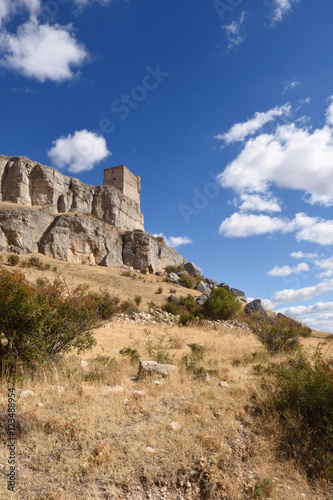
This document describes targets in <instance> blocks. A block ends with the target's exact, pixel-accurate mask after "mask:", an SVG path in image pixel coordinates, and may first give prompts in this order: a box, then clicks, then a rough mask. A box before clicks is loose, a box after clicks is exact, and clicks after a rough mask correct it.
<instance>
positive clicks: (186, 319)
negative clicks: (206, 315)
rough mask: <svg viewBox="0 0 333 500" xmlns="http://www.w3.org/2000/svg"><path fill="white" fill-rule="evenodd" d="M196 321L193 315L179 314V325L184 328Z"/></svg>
mask: <svg viewBox="0 0 333 500" xmlns="http://www.w3.org/2000/svg"><path fill="white" fill-rule="evenodd" d="M196 320H197V318H196V317H195V316H194V314H181V315H180V317H179V320H178V322H179V324H180V325H183V326H186V325H188V324H189V323H194V322H195V321H196Z"/></svg>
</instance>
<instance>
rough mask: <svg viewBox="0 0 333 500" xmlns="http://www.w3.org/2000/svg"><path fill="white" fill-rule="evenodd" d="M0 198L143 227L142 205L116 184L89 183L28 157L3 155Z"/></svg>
mask: <svg viewBox="0 0 333 500" xmlns="http://www.w3.org/2000/svg"><path fill="white" fill-rule="evenodd" d="M0 184H1V189H0V200H1V201H7V202H11V203H18V204H20V205H26V206H43V207H49V208H50V209H52V210H53V211H55V212H59V213H64V212H69V211H77V212H81V213H83V214H89V215H93V216H95V217H97V218H98V219H101V220H103V221H105V222H107V223H108V224H111V225H112V226H114V227H117V228H118V229H125V230H132V229H141V230H143V229H144V227H143V215H142V213H141V210H140V206H139V204H138V203H137V202H136V201H135V200H133V199H131V198H130V197H129V196H126V195H125V194H123V193H122V192H121V191H120V190H119V189H117V188H116V187H113V186H88V185H87V184H83V182H81V181H79V180H78V179H75V178H73V177H67V176H66V175H63V174H61V173H60V172H58V171H57V170H55V169H54V168H51V167H46V166H45V165H40V164H39V163H36V162H33V161H31V160H29V159H28V158H25V157H8V156H2V155H0Z"/></svg>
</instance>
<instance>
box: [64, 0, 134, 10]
mask: <svg viewBox="0 0 333 500" xmlns="http://www.w3.org/2000/svg"><path fill="white" fill-rule="evenodd" d="M110 1H111V0H74V4H75V5H76V6H77V7H79V9H80V10H83V9H85V8H86V7H88V6H89V5H91V4H92V3H95V2H98V3H99V4H100V5H108V3H110ZM125 1H126V0H125Z"/></svg>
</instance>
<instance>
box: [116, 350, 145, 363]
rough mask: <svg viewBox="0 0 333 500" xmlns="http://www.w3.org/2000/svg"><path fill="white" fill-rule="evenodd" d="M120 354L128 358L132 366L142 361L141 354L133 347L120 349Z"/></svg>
mask: <svg viewBox="0 0 333 500" xmlns="http://www.w3.org/2000/svg"><path fill="white" fill-rule="evenodd" d="M119 354H121V355H122V356H127V357H128V358H129V360H130V362H131V363H132V364H136V363H138V362H139V361H140V354H139V353H138V351H137V350H136V349H133V348H132V347H124V348H123V349H120V351H119Z"/></svg>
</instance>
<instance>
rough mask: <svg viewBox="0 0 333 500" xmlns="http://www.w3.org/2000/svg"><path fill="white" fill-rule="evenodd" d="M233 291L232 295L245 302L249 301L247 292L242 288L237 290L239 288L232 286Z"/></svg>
mask: <svg viewBox="0 0 333 500" xmlns="http://www.w3.org/2000/svg"><path fill="white" fill-rule="evenodd" d="M231 293H232V295H233V296H234V297H235V298H236V299H238V300H242V301H243V302H247V298H246V296H245V293H244V292H242V290H237V288H232V289H231Z"/></svg>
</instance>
